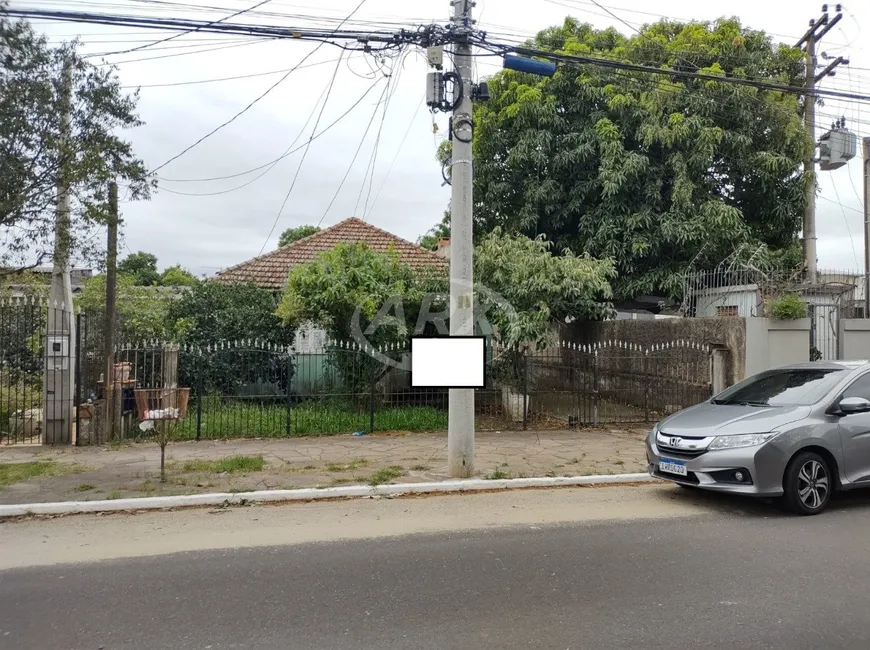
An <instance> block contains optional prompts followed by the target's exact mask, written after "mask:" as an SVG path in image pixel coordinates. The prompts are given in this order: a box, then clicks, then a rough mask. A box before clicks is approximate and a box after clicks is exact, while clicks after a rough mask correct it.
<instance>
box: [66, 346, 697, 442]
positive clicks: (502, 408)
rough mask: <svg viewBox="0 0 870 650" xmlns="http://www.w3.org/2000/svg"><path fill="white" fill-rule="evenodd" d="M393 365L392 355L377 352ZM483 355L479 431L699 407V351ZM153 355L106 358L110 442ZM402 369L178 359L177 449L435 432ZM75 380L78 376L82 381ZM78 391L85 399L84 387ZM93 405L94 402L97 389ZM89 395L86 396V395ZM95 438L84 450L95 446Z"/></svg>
mask: <svg viewBox="0 0 870 650" xmlns="http://www.w3.org/2000/svg"><path fill="white" fill-rule="evenodd" d="M381 352H382V354H385V355H389V356H390V358H392V359H393V360H394V361H396V363H397V364H400V363H402V361H403V360H404V361H405V362H407V360H408V358H409V353H408V351H407V350H406V349H404V348H394V349H393V350H384V351H381ZM506 362H507V353H506V351H504V350H499V349H498V348H494V347H489V348H488V350H487V368H486V387H485V388H482V389H478V390H476V395H475V408H476V426H477V428H478V429H479V430H507V429H523V428H537V429H543V428H547V429H553V428H567V427H575V426H587V425H601V424H607V423H614V424H615V423H631V422H637V423H640V422H648V421H652V420H656V419H659V418H661V417H662V416H663V415H664V414H666V413H670V412H673V411H676V410H679V409H680V408H683V407H686V406H689V405H691V404H694V403H697V402H700V401H703V400H704V399H707V398H708V397H709V396H710V395H711V379H710V378H711V367H710V364H711V355H710V350H709V349H708V348H707V347H706V346H705V345H703V344H700V343H697V342H692V341H672V342H668V343H663V344H660V345H655V346H651V347H647V348H642V347H640V346H637V345H633V344H628V343H624V342H619V341H609V342H603V343H599V344H596V345H592V346H579V345H573V344H568V343H560V344H558V345H556V346H553V347H552V348H550V349H548V350H546V351H542V352H537V353H534V354H528V355H518V356H515V357H514V358H512V359H511V362H510V364H509V365H511V366H512V367H514V369H516V370H518V372H516V373H514V379H515V380H514V381H513V382H512V383H510V384H505V383H504V382H502V381H500V380H499V377H501V376H504V366H505V365H506ZM162 363H164V348H163V346H161V345H159V344H153V343H151V344H142V345H125V346H121V347H120V348H119V349H118V351H117V352H116V364H117V367H120V368H122V374H123V375H124V376H126V377H128V378H127V379H123V380H122V381H123V385H124V396H123V409H122V413H121V416H120V420H121V423H120V429H119V431H118V432H117V436H115V437H121V438H124V437H139V436H142V435H145V434H143V433H142V432H140V431H139V428H138V426H137V421H138V420H137V414H136V412H135V397H134V390H135V389H137V388H139V389H141V388H158V387H160V382H161V377H162V370H161V364H162ZM408 368H409V365H408V364H407V363H406V364H405V365H404V366H403V367H392V366H390V365H385V364H383V363H382V361H381V360H380V359H378V358H375V357H373V356H372V354H371V352H370V351H366V350H363V349H360V348H359V347H358V346H356V345H354V344H344V345H329V346H327V347H326V348H325V349H323V350H322V351H321V352H317V353H306V354H303V353H296V352H295V351H294V350H293V349H292V348H289V347H285V346H276V345H272V344H269V343H266V342H260V341H238V342H232V343H220V344H217V345H214V346H209V347H206V348H200V347H184V346H182V347H181V348H180V350H179V353H178V377H179V386H180V387H184V388H190V402H189V404H188V409H187V414H186V417H185V418H183V419H182V420H181V421H180V422H179V423H178V424H177V426H176V430H175V436H176V437H177V438H178V439H189V440H202V439H224V438H239V437H257V438H264V437H288V436H303V435H320V434H352V433H357V432H358V433H372V432H377V431H393V432H395V431H443V430H444V429H446V428H447V405H448V391H447V390H446V389H418V388H412V387H411V381H410V373H409V370H408ZM83 375H84V376H87V375H88V373H83ZM86 388H87V387H86ZM93 393H95V394H97V395H99V388H98V387H97V389H96V390H95V391H93ZM93 393H92V394H93ZM107 437H112V436H106V435H105V434H102V435H96V436H94V437H93V438H90V439H88V440H84V441H83V442H80V444H88V442H94V443H96V442H103V441H104V440H105V439H106V438H107Z"/></svg>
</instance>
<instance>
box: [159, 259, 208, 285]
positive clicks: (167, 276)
mask: <svg viewBox="0 0 870 650" xmlns="http://www.w3.org/2000/svg"><path fill="white" fill-rule="evenodd" d="M198 282H199V280H197V279H196V276H194V275H193V273H191V272H190V271H188V270H187V269H184V268H182V267H181V266H180V265H178V264H176V265H175V266H170V267H169V268H167V269H166V270H165V271H163V275H161V276H160V284H162V285H163V286H164V287H192V286H193V285H195V284H197V283H198Z"/></svg>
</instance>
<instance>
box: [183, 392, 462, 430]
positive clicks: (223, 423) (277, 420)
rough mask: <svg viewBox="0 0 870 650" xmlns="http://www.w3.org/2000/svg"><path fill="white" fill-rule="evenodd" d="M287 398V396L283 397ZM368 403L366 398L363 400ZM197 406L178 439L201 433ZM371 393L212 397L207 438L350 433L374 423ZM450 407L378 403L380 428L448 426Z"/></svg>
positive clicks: (205, 421)
mask: <svg viewBox="0 0 870 650" xmlns="http://www.w3.org/2000/svg"><path fill="white" fill-rule="evenodd" d="M282 401H283V400H282ZM363 402H365V403H363ZM196 417H197V405H196V404H195V403H192V404H191V405H190V408H189V409H188V412H187V417H186V418H185V419H184V420H182V421H181V422H179V423H178V427H177V429H176V431H175V438H176V439H177V440H193V439H195V438H196ZM369 417H370V416H369V411H368V396H365V399H361V403H360V406H359V407H357V408H354V407H353V406H349V405H341V404H330V403H323V402H320V403H317V402H309V403H307V404H299V405H293V406H291V407H290V408H289V423H288V408H287V406H286V405H284V404H274V403H271V404H270V403H266V404H262V403H260V404H256V403H244V402H223V401H222V400H220V399H217V398H207V399H206V400H204V402H203V405H202V432H201V436H202V437H203V438H208V439H211V440H220V439H229V438H286V437H296V436H313V435H336V434H350V433H353V432H354V431H368V430H369V428H370V420H369ZM446 428H447V410H446V409H436V408H433V407H431V406H401V407H391V408H386V407H378V409H377V410H376V412H375V430H376V431H443V430H444V429H446Z"/></svg>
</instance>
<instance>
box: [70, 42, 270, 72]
mask: <svg viewBox="0 0 870 650" xmlns="http://www.w3.org/2000/svg"><path fill="white" fill-rule="evenodd" d="M273 40H274V39H272V38H262V39H253V40H252V39H246V40H245V41H243V42H239V41H238V40H236V41H235V42H234V43H233V44H229V45H218V46H216V47H207V48H203V49H201V50H194V49H191V50H190V51H187V52H175V53H173V54H158V55H157V56H145V57H141V58H138V59H128V60H126V61H111V62H109V61H107V62H105V63H97V64H95V65H97V66H102V67H105V66H116V65H126V64H128V63H141V62H142V61H157V60H158V59H172V58H175V57H177V56H187V55H189V54H208V53H209V52H222V51H224V50H233V49H236V48H239V47H249V46H251V45H260V44H262V43H268V42H271V41H273ZM188 47H191V48H192V47H198V44H197V45H195V46H186V47H184V48H183V49H187V48H188ZM168 49H178V48H168ZM103 56H106V53H102V52H98V53H96V54H85V55H83V56H82V58H84V59H92V58H97V57H103Z"/></svg>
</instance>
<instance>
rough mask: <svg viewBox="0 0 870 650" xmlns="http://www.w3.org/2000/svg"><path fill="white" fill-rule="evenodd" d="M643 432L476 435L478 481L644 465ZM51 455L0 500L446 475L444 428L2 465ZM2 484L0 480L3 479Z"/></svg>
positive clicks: (41, 452) (76, 451)
mask: <svg viewBox="0 0 870 650" xmlns="http://www.w3.org/2000/svg"><path fill="white" fill-rule="evenodd" d="M645 435H646V431H645V430H642V429H611V428H607V429H581V430H575V431H540V432H536V431H525V432H483V433H478V434H477V436H476V470H477V471H476V474H477V475H478V476H482V477H491V478H508V477H514V478H516V477H523V476H579V475H591V474H623V473H632V472H642V471H645V470H646V459H645V453H644V448H643V438H644V436H645ZM236 455H243V456H255V457H256V456H262V457H263V460H264V465H263V469H262V470H258V471H237V472H220V471H216V470H210V469H208V468H205V469H204V468H203V467H202V466H201V465H202V464H201V463H199V464H198V465H192V464H191V461H215V460H220V459H224V458H227V457H230V456H236ZM28 461H50V462H51V463H52V464H54V466H55V467H56V466H57V464H62V465H63V468H62V469H63V471H62V472H59V473H58V475H56V476H43V477H38V478H33V479H30V480H27V481H24V482H19V483H14V484H12V485H8V486H7V487H5V488H2V487H0V503H3V504H19V503H40V502H55V501H85V500H97V499H107V498H109V499H112V498H127V497H143V496H159V495H171V494H196V493H202V492H231V491H235V492H245V491H251V490H264V489H292V488H302V487H328V486H333V485H341V484H359V483H370V482H373V481H374V482H423V481H439V480H444V479H446V478H447V434H446V433H433V434H417V433H413V434H402V433H394V434H375V435H371V436H363V437H351V436H329V437H313V438H291V439H268V440H236V441H202V442H179V443H171V444H170V445H169V447H168V448H167V481H166V483H161V482H160V449H159V447H158V446H157V444H156V443H153V442H139V443H129V444H125V445H122V446H120V447H111V448H106V447H74V448H53V447H42V446H11V447H5V448H3V447H0V465H2V464H6V463H16V462H28ZM0 485H2V482H0Z"/></svg>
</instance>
